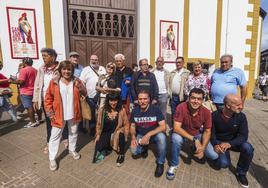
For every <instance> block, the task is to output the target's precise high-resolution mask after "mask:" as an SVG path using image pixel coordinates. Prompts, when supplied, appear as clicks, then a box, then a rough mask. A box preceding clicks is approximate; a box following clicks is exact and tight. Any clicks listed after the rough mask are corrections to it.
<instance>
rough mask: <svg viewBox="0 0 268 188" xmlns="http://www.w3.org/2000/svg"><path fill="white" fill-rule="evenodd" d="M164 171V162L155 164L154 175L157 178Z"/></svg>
mask: <svg viewBox="0 0 268 188" xmlns="http://www.w3.org/2000/svg"><path fill="white" fill-rule="evenodd" d="M163 172H164V164H157V165H156V169H155V172H154V176H155V177H157V178H159V177H160V176H162V174H163Z"/></svg>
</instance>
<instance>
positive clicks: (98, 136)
mask: <svg viewBox="0 0 268 188" xmlns="http://www.w3.org/2000/svg"><path fill="white" fill-rule="evenodd" d="M99 140H100V135H97V136H96V138H95V140H94V143H95V144H96V143H97V142H98V141H99Z"/></svg>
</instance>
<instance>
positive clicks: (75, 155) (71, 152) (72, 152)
mask: <svg viewBox="0 0 268 188" xmlns="http://www.w3.org/2000/svg"><path fill="white" fill-rule="evenodd" d="M69 153H70V154H71V155H72V156H73V158H74V159H75V160H78V159H80V157H81V155H80V154H79V153H77V152H76V151H69Z"/></svg>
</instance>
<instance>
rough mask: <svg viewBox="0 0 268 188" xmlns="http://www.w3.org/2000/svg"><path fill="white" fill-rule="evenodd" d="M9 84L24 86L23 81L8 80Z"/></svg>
mask: <svg viewBox="0 0 268 188" xmlns="http://www.w3.org/2000/svg"><path fill="white" fill-rule="evenodd" d="M8 82H9V83H11V84H18V85H23V84H24V80H10V79H9V80H8Z"/></svg>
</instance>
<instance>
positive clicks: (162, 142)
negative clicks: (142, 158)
mask: <svg viewBox="0 0 268 188" xmlns="http://www.w3.org/2000/svg"><path fill="white" fill-rule="evenodd" d="M142 137H143V135H139V134H138V135H137V136H136V139H137V140H139V139H141V138H142ZM149 143H155V144H156V147H157V157H156V163H157V164H164V163H165V158H166V153H167V141H166V135H165V134H164V133H162V132H160V133H157V134H156V135H154V136H152V137H151V138H150V141H149ZM147 147H148V146H147V145H146V146H142V145H138V146H137V147H136V148H131V153H132V155H139V154H141V153H142V152H143V151H145V150H146V149H147Z"/></svg>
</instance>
